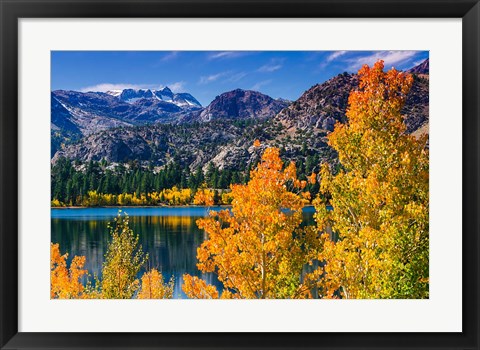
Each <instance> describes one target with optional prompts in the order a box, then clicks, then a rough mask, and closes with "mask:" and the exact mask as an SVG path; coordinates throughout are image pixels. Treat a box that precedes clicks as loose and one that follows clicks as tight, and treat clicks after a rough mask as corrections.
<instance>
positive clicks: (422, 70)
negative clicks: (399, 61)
mask: <svg viewBox="0 0 480 350" xmlns="http://www.w3.org/2000/svg"><path fill="white" fill-rule="evenodd" d="M407 72H408V73H413V74H429V72H430V61H429V59H428V58H427V59H426V60H425V61H423V62H422V63H420V64H419V65H417V66H415V67H413V68H410V69H409V70H407Z"/></svg>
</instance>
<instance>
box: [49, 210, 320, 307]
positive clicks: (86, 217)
mask: <svg viewBox="0 0 480 350" xmlns="http://www.w3.org/2000/svg"><path fill="white" fill-rule="evenodd" d="M119 209H120V210H122V212H124V213H127V214H128V215H129V217H130V227H131V228H132V229H133V231H134V233H136V234H138V235H139V238H140V239H139V241H140V244H141V245H142V247H143V251H144V252H146V253H148V254H149V261H148V265H147V266H145V268H144V270H143V271H145V270H146V269H148V268H149V267H150V268H153V267H154V268H157V269H158V270H159V271H161V272H162V274H163V276H164V277H165V279H166V280H168V279H170V277H171V276H172V275H173V276H174V278H175V291H174V297H175V298H184V297H185V295H184V293H183V291H182V290H181V285H182V283H183V281H182V275H183V274H184V273H189V274H191V275H195V276H199V277H201V278H202V279H204V280H205V281H206V282H208V283H211V284H214V285H215V286H217V288H218V289H219V290H221V289H222V285H221V284H220V283H219V282H218V280H217V279H216V276H215V275H214V274H204V273H202V272H200V271H198V269H197V266H196V264H197V258H196V255H197V248H198V246H199V245H200V244H202V242H203V241H204V240H205V239H206V234H205V233H204V232H203V230H200V229H199V228H198V227H197V225H196V221H197V220H198V219H200V218H202V217H205V216H207V215H208V212H209V210H222V209H225V207H210V208H206V207H129V208H75V209H51V241H52V242H53V243H59V244H60V249H61V252H62V253H65V252H68V253H69V259H71V258H73V256H75V255H84V256H85V257H86V260H87V261H86V266H85V267H86V268H87V269H88V271H89V272H90V274H92V275H93V274H96V275H98V276H101V270H102V264H103V260H104V255H105V253H106V249H107V246H108V242H109V239H110V236H109V231H108V227H107V226H108V223H109V222H112V221H113V219H114V218H115V217H116V216H117V213H118V210H119ZM314 212H315V210H314V208H313V207H305V208H304V210H303V218H304V222H305V223H312V222H313V214H314ZM143 271H142V272H141V273H140V274H139V277H140V275H141V274H142V273H143Z"/></svg>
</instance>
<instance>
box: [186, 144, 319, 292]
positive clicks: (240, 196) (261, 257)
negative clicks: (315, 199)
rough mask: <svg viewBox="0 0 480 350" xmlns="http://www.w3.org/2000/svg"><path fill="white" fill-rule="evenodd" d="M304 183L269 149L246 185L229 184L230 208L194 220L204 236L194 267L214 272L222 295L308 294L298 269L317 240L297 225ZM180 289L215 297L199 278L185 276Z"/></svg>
mask: <svg viewBox="0 0 480 350" xmlns="http://www.w3.org/2000/svg"><path fill="white" fill-rule="evenodd" d="M305 186H306V181H300V180H298V179H297V177H296V167H295V164H294V163H293V162H292V163H290V164H289V165H288V166H286V167H285V168H284V167H283V162H282V161H281V159H280V155H279V150H278V149H277V148H267V149H265V151H264V153H263V155H262V157H261V161H260V163H259V165H258V167H257V168H256V169H254V170H252V172H251V179H250V181H249V182H248V184H246V185H233V186H231V190H232V192H231V197H232V198H233V200H232V208H231V211H229V210H223V211H220V212H218V213H215V212H212V213H211V214H210V217H208V218H205V219H200V220H198V221H197V224H198V227H199V228H201V229H203V230H205V232H206V233H207V235H208V239H207V240H206V241H204V242H203V243H202V245H201V246H200V247H199V248H198V250H197V259H198V264H197V266H198V268H199V269H200V270H201V271H202V272H215V273H217V275H218V279H219V281H220V282H221V283H222V284H223V286H224V288H223V292H222V295H221V297H222V298H300V297H302V298H304V297H311V295H310V288H309V287H311V286H312V284H310V285H308V286H307V285H306V284H305V283H304V282H303V281H302V269H303V266H304V265H305V264H306V263H307V262H308V261H310V260H311V259H312V257H314V256H316V251H315V249H316V243H318V242H319V241H318V239H317V240H315V239H314V238H312V236H314V234H313V235H312V234H311V232H310V234H309V235H307V234H306V233H305V232H304V231H303V230H302V229H301V228H300V224H301V221H302V208H303V205H304V203H305V199H306V198H309V194H302V193H301V192H300V191H301V190H302V189H303V188H304V187H305ZM305 247H308V248H307V249H304V248H305ZM182 288H183V290H184V291H185V293H186V294H187V295H188V296H189V297H194V298H205V297H218V295H217V294H215V293H214V292H213V290H214V289H212V288H214V287H213V286H209V285H207V284H206V283H205V282H204V281H202V280H200V279H198V278H197V277H191V276H188V275H186V276H184V285H183V286H182ZM215 291H216V289H215Z"/></svg>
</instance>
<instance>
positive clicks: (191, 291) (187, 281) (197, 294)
mask: <svg viewBox="0 0 480 350" xmlns="http://www.w3.org/2000/svg"><path fill="white" fill-rule="evenodd" d="M182 289H183V291H184V292H185V294H187V295H188V297H189V298H190V299H218V296H219V294H218V290H217V288H215V286H212V285H208V284H207V283H206V282H205V281H204V280H202V279H200V278H198V277H196V276H190V275H189V274H184V275H183V285H182Z"/></svg>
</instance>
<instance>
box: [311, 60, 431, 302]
mask: <svg viewBox="0 0 480 350" xmlns="http://www.w3.org/2000/svg"><path fill="white" fill-rule="evenodd" d="M383 68H384V65H383V61H378V62H377V63H375V64H374V66H373V67H371V68H370V67H368V66H364V67H363V68H361V69H360V71H359V77H360V84H359V88H358V90H356V91H352V92H351V94H350V97H349V101H348V102H349V106H348V109H347V114H346V115H347V122H346V123H345V124H340V123H337V124H336V125H335V129H334V131H333V132H332V133H331V134H330V135H329V136H328V139H329V144H330V145H331V146H332V147H333V148H334V149H335V150H336V151H337V152H338V157H339V161H340V169H339V170H338V171H337V172H336V173H334V172H333V171H332V169H330V167H329V166H328V165H326V164H323V166H322V170H321V174H320V178H321V184H320V194H321V196H319V198H317V199H316V201H315V207H316V212H317V213H316V221H317V225H318V228H319V230H320V231H321V232H323V235H322V242H323V250H322V252H321V254H320V255H319V260H321V261H323V262H324V263H325V265H324V267H323V268H322V271H321V273H322V274H323V276H322V278H321V280H320V290H321V293H322V296H323V297H327V298H328V297H335V296H338V293H339V294H340V296H341V297H342V298H427V297H428V295H429V294H428V290H429V288H428V276H429V270H428V261H429V259H428V254H429V234H428V208H429V189H428V181H429V153H428V148H427V147H426V144H427V137H428V136H422V137H420V138H418V139H417V138H415V137H414V136H411V135H409V134H407V133H406V125H405V123H404V116H402V114H401V109H402V107H403V105H404V103H405V99H406V95H407V93H408V91H409V90H410V87H411V85H412V77H411V76H410V75H409V74H406V73H402V72H399V71H397V70H395V69H391V70H390V71H388V72H384V71H383ZM328 206H331V209H332V210H330V208H329V207H328ZM328 232H330V233H328Z"/></svg>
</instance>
